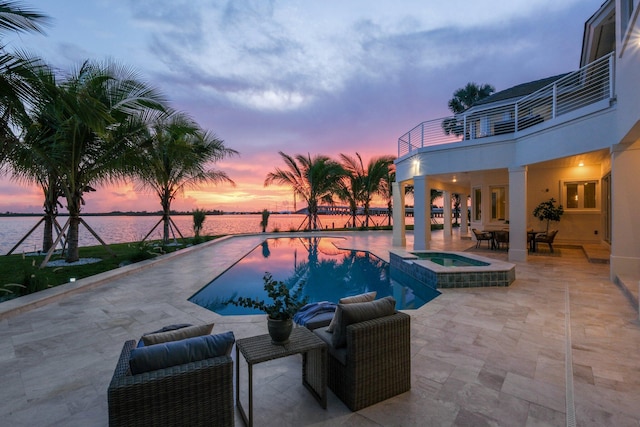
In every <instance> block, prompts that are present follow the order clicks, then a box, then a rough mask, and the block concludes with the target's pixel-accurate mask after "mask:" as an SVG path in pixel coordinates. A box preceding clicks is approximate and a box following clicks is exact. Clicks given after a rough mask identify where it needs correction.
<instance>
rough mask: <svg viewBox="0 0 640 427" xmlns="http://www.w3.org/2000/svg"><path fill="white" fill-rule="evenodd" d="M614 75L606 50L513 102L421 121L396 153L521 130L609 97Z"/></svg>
mask: <svg viewBox="0 0 640 427" xmlns="http://www.w3.org/2000/svg"><path fill="white" fill-rule="evenodd" d="M613 76H614V73H613V54H609V55H607V56H604V57H602V58H600V59H598V60H597V61H594V62H592V63H591V64H589V65H586V66H584V67H582V68H581V69H579V70H578V71H575V72H573V73H570V74H568V75H566V76H564V77H562V78H561V79H559V80H556V81H555V82H553V83H552V84H550V85H548V86H545V87H543V88H542V89H540V90H538V91H536V92H534V93H532V94H530V95H528V96H526V97H524V98H521V99H519V100H518V101H517V102H515V103H509V104H505V105H501V106H497V107H491V106H490V105H488V106H486V107H485V108H482V107H480V108H472V109H470V110H468V112H467V113H463V114H459V115H456V116H449V117H443V118H440V119H435V120H429V121H426V122H422V123H420V124H419V125H418V126H416V127H415V128H413V129H411V130H410V131H409V132H407V133H405V134H404V135H402V136H401V137H400V138H398V157H401V156H404V155H406V154H409V153H411V152H412V151H413V150H416V149H418V148H421V147H427V146H432V145H440V144H449V143H453V142H460V141H463V140H474V139H479V138H486V137H489V136H495V135H502V134H509V133H515V132H520V131H523V130H525V129H528V128H530V127H532V126H535V125H537V124H540V123H543V122H546V121H549V120H552V119H555V118H557V117H559V116H562V115H563V114H567V113H570V112H572V111H576V110H579V109H580V108H583V107H586V106H589V105H592V104H594V103H596V102H599V101H602V100H605V99H612V98H613V97H614V85H613Z"/></svg>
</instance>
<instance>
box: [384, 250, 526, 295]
mask: <svg viewBox="0 0 640 427" xmlns="http://www.w3.org/2000/svg"><path fill="white" fill-rule="evenodd" d="M389 261H390V274H391V277H394V275H395V276H396V277H398V278H403V277H405V278H406V277H409V278H412V279H414V280H417V281H418V282H421V283H424V284H426V285H428V286H431V287H432V288H476V287H484V286H509V285H510V284H511V283H512V282H513V281H514V280H515V279H516V266H515V264H511V263H509V262H504V261H499V260H495V259H491V258H486V257H483V256H479V255H475V254H467V253H461V252H443V251H413V252H406V251H402V250H392V251H390V253H389Z"/></svg>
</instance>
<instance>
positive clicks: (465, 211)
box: [460, 194, 469, 237]
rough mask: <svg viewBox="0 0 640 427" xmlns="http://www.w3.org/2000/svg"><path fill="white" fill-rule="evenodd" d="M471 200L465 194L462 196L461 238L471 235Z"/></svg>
mask: <svg viewBox="0 0 640 427" xmlns="http://www.w3.org/2000/svg"><path fill="white" fill-rule="evenodd" d="M468 201H469V198H468V197H467V196H466V195H465V194H460V237H462V236H466V235H467V234H469V217H468V215H469V206H467V203H468Z"/></svg>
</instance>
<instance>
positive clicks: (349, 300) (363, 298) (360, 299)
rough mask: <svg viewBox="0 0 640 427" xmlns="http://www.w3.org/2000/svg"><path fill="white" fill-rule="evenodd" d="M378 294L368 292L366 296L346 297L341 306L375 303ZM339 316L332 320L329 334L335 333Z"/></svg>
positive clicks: (341, 301) (341, 299)
mask: <svg viewBox="0 0 640 427" xmlns="http://www.w3.org/2000/svg"><path fill="white" fill-rule="evenodd" d="M377 294H378V292H377V291H372V292H366V293H364V294H360V295H353V296H350V297H344V298H340V301H339V303H340V304H352V303H354V302H369V301H373V300H374V299H376V295H377ZM336 318H337V316H336V315H334V316H333V318H332V319H331V323H329V327H328V328H327V332H331V333H333V330H334V329H335V327H336V321H337V319H336Z"/></svg>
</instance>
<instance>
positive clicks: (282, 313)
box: [227, 272, 309, 345]
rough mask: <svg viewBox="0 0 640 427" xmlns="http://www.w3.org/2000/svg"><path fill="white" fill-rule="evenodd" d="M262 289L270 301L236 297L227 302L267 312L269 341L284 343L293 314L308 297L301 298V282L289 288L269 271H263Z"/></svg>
mask: <svg viewBox="0 0 640 427" xmlns="http://www.w3.org/2000/svg"><path fill="white" fill-rule="evenodd" d="M262 279H263V280H264V290H265V291H266V292H267V295H268V296H269V298H270V299H271V301H265V300H259V299H253V298H245V297H238V298H237V299H231V300H229V301H228V302H227V303H228V304H233V305H235V306H240V307H247V308H255V309H258V310H260V311H263V312H265V313H267V328H268V330H269V335H270V336H271V342H272V343H274V344H277V345H284V344H287V343H288V342H289V335H290V334H291V330H292V328H293V320H292V319H293V315H294V314H296V313H297V312H298V311H299V310H300V309H301V308H302V307H304V306H305V305H306V304H307V302H308V300H309V298H308V297H304V298H301V294H302V287H303V286H302V284H301V285H300V286H298V287H297V288H296V289H295V290H294V289H289V288H288V287H287V285H286V284H285V283H284V282H281V281H276V280H274V279H273V277H272V276H271V273H268V272H267V273H265V274H264V276H263V278H262Z"/></svg>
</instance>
